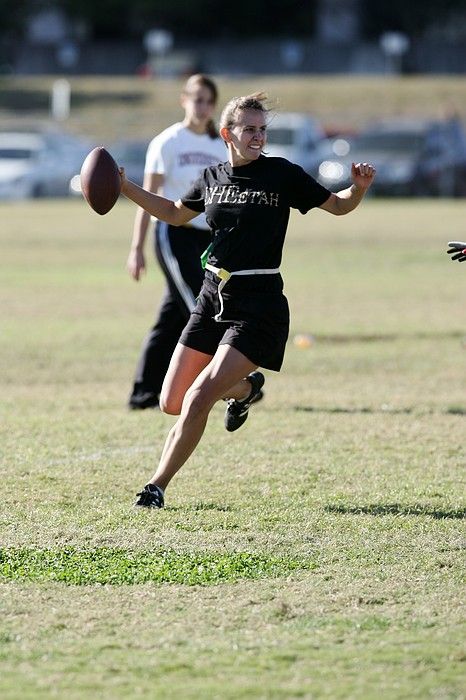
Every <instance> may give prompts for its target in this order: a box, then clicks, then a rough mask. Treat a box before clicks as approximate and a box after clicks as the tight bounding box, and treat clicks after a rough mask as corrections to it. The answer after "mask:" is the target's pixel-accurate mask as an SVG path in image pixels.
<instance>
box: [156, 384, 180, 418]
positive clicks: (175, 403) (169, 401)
mask: <svg viewBox="0 0 466 700" xmlns="http://www.w3.org/2000/svg"><path fill="white" fill-rule="evenodd" d="M182 405H183V399H182V398H181V399H180V398H179V397H178V396H174V395H170V392H164V391H163V390H162V393H161V394H160V397H159V408H160V410H161V411H162V413H167V414H168V415H170V416H179V415H180V413H181V407H182Z"/></svg>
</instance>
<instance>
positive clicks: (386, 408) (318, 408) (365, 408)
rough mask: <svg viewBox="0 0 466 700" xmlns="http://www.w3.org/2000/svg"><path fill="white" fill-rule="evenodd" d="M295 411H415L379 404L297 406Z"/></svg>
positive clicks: (396, 412) (397, 412) (391, 412)
mask: <svg viewBox="0 0 466 700" xmlns="http://www.w3.org/2000/svg"><path fill="white" fill-rule="evenodd" d="M294 410H295V411H306V412H308V413H386V414H394V415H397V414H409V413H413V411H414V409H413V408H409V407H408V408H391V407H390V406H379V407H376V408H371V407H369V406H358V407H355V408H347V407H345V406H295V407H294Z"/></svg>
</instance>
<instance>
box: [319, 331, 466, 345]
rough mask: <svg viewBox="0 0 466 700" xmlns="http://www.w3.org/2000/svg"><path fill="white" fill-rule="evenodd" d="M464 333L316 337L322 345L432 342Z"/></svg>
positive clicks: (362, 334)
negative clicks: (409, 341)
mask: <svg viewBox="0 0 466 700" xmlns="http://www.w3.org/2000/svg"><path fill="white" fill-rule="evenodd" d="M463 336H464V331H457V330H455V331H418V332H414V333H339V334H334V335H330V334H328V335H325V334H322V335H319V334H317V335H314V338H315V340H316V341H317V342H320V343H379V342H392V341H394V340H412V339H413V338H414V339H415V340H432V339H436V338H437V339H442V338H444V339H447V338H450V339H452V338H453V339H454V338H462V337H463Z"/></svg>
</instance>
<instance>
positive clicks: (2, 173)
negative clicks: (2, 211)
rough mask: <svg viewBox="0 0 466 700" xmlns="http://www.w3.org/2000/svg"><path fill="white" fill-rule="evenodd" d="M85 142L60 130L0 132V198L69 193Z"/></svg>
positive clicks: (85, 149)
mask: <svg viewBox="0 0 466 700" xmlns="http://www.w3.org/2000/svg"><path fill="white" fill-rule="evenodd" d="M88 151H89V144H88V143H87V142H85V141H83V140H81V139H79V138H76V137H73V136H69V135H68V134H63V133H53V132H50V133H41V132H39V131H37V132H33V131H30V132H22V131H3V132H0V199H27V198H30V197H60V196H67V195H68V194H69V180H70V177H71V175H72V174H73V173H74V172H76V168H77V167H80V165H81V163H82V160H83V158H84V157H85V155H86V153H87V152H88Z"/></svg>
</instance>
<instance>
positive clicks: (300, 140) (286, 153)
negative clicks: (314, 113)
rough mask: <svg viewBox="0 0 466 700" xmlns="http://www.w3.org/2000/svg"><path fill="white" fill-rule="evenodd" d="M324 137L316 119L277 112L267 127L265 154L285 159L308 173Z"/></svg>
mask: <svg viewBox="0 0 466 700" xmlns="http://www.w3.org/2000/svg"><path fill="white" fill-rule="evenodd" d="M324 137H325V132H324V130H323V128H322V126H321V124H320V123H319V122H318V121H317V120H316V119H313V118H312V117H310V116H308V115H306V114H301V113H298V112H279V113H278V114H276V115H275V116H274V117H273V118H272V119H271V121H270V124H269V125H268V126H267V146H266V152H267V153H268V155H271V156H279V157H281V158H287V159H288V160H290V161H291V162H292V163H297V164H298V165H301V167H302V168H304V170H306V171H307V172H309V169H310V168H311V167H312V165H313V164H314V158H313V155H314V152H315V149H316V146H317V144H318V143H319V142H320V141H321V140H322V139H323V138H324Z"/></svg>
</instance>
